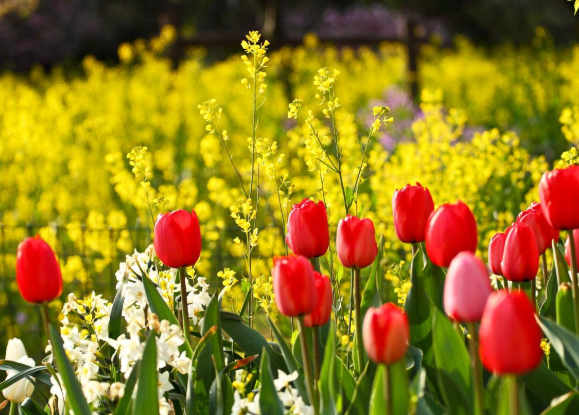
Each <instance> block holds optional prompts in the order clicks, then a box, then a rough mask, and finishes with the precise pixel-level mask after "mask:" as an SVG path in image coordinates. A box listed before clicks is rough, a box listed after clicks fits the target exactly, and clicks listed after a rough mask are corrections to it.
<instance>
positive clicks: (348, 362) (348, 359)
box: [346, 268, 354, 367]
mask: <svg viewBox="0 0 579 415" xmlns="http://www.w3.org/2000/svg"><path fill="white" fill-rule="evenodd" d="M353 306H354V269H353V268H352V269H351V270H350V311H349V317H348V342H349V341H350V340H349V339H351V338H352V311H353V310H354V307H353ZM349 348H350V347H349V345H348V349H349ZM352 354H353V353H352ZM353 360H354V358H353V357H352V361H353ZM346 366H347V367H350V353H348V350H347V351H346Z"/></svg>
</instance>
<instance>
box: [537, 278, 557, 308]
mask: <svg viewBox="0 0 579 415" xmlns="http://www.w3.org/2000/svg"><path fill="white" fill-rule="evenodd" d="M557 288H558V284H557V273H556V271H555V267H553V270H552V271H551V274H550V275H549V279H548V280H547V286H546V287H545V300H544V301H543V302H542V303H541V308H540V310H539V314H540V315H542V316H545V317H550V318H555V313H556V302H555V298H556V296H557Z"/></svg>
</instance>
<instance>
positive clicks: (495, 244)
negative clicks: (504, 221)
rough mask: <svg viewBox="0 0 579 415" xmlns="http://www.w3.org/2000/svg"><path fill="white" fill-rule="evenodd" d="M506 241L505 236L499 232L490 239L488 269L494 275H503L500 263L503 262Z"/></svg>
mask: <svg viewBox="0 0 579 415" xmlns="http://www.w3.org/2000/svg"><path fill="white" fill-rule="evenodd" d="M506 240H507V234H506V233H503V232H499V233H497V234H495V236H493V237H492V239H491V241H490V243H489V268H490V269H491V271H492V273H493V274H495V275H503V271H502V270H501V262H502V261H503V252H504V250H505V241H506Z"/></svg>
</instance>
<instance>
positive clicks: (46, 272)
mask: <svg viewBox="0 0 579 415" xmlns="http://www.w3.org/2000/svg"><path fill="white" fill-rule="evenodd" d="M16 282H17V283H18V289H19V290H20V294H21V295H22V297H23V298H24V299H25V300H26V301H28V302H29V303H44V302H48V301H52V300H54V299H55V298H57V297H58V296H60V294H61V293H62V275H61V273H60V266H59V265H58V260H57V259H56V255H55V254H54V251H53V250H52V248H51V247H50V245H48V244H47V243H46V242H45V241H44V240H43V239H42V238H41V237H40V236H36V237H34V238H26V239H25V240H23V241H22V242H21V243H20V245H18V254H17V256H16Z"/></svg>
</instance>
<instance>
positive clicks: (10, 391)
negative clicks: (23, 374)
mask: <svg viewBox="0 0 579 415" xmlns="http://www.w3.org/2000/svg"><path fill="white" fill-rule="evenodd" d="M6 360H10V361H13V362H18V363H21V364H24V365H27V366H30V367H34V360H33V359H31V358H29V357H28V355H27V354H26V349H25V348H24V344H23V343H22V341H21V340H20V339H17V338H14V339H10V340H8V345H7V346H6ZM6 372H7V376H6V380H8V379H10V378H11V377H13V376H16V375H17V374H18V372H17V371H15V370H7V371H6ZM33 392H34V384H33V383H32V382H30V381H29V380H28V379H21V380H19V381H18V382H16V383H13V384H12V385H10V386H8V387H7V388H5V389H4V390H3V391H2V394H3V395H4V397H5V398H6V399H8V400H9V401H10V402H15V403H22V402H23V401H24V400H25V399H26V398H28V397H30V396H32V393H33Z"/></svg>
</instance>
